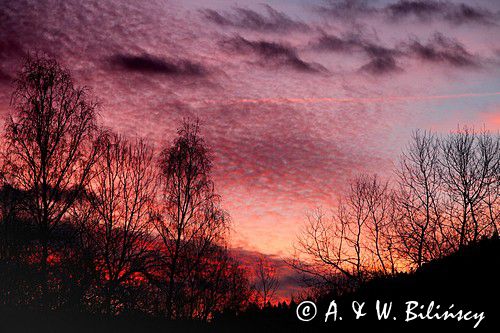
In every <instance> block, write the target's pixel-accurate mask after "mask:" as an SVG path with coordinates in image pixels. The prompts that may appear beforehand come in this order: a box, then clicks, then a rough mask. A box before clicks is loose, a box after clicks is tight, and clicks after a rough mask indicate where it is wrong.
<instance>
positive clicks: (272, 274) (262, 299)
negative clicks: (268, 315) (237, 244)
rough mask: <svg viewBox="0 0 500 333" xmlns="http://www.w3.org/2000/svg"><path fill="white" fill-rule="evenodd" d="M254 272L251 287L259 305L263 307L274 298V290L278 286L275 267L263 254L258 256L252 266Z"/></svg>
mask: <svg viewBox="0 0 500 333" xmlns="http://www.w3.org/2000/svg"><path fill="white" fill-rule="evenodd" d="M254 274H255V281H254V284H253V289H254V290H255V293H256V295H255V296H256V300H257V303H259V304H260V306H261V307H265V306H266V305H267V304H268V303H270V302H272V301H273V300H274V297H275V295H276V291H277V290H278V288H279V280H278V276H277V273H276V268H275V267H274V266H273V265H272V264H271V262H270V261H269V260H267V259H266V258H264V256H259V258H258V259H257V262H256V265H255V268H254Z"/></svg>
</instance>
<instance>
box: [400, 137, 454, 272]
mask: <svg viewBox="0 0 500 333" xmlns="http://www.w3.org/2000/svg"><path fill="white" fill-rule="evenodd" d="M439 167H440V165H439V141H438V140H437V138H436V137H435V136H434V135H433V134H431V133H430V132H425V131H424V132H420V131H417V132H415V133H414V134H413V136H412V140H411V142H410V144H409V145H408V147H407V149H406V151H405V152H403V154H402V158H401V160H400V165H399V169H398V170H397V171H396V173H397V176H398V185H399V193H398V206H399V208H400V212H401V220H400V223H399V224H398V226H397V230H398V233H399V236H400V240H401V246H400V247H399V248H398V250H399V251H400V252H402V254H403V256H404V257H406V259H409V261H410V263H412V264H415V265H416V266H417V267H420V266H421V265H422V264H423V263H425V262H427V261H429V260H431V259H432V258H435V257H439V256H440V255H441V252H442V251H443V249H442V248H443V247H444V246H445V244H443V243H445V242H446V241H447V240H448V239H447V238H446V233H445V231H444V229H443V227H444V226H443V222H444V221H443V220H442V218H443V217H442V214H443V213H442V207H441V202H440V200H441V197H440V191H441V187H442V181H441V177H440V169H439ZM439 228H441V229H440V230H438V229H439ZM439 231H441V232H440V233H439Z"/></svg>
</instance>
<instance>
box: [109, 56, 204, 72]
mask: <svg viewBox="0 0 500 333" xmlns="http://www.w3.org/2000/svg"><path fill="white" fill-rule="evenodd" d="M108 62H109V63H110V65H111V67H112V68H118V69H122V70H125V71H130V72H140V73H144V74H163V75H167V76H198V77H203V76H205V75H207V70H206V69H205V68H204V67H203V65H201V64H199V63H195V62H192V61H190V60H186V59H166V58H161V57H155V56H152V55H149V54H141V55H133V54H115V55H113V56H111V57H109V58H108Z"/></svg>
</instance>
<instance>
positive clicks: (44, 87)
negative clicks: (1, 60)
mask: <svg viewBox="0 0 500 333" xmlns="http://www.w3.org/2000/svg"><path fill="white" fill-rule="evenodd" d="M15 84H16V89H15V92H14V94H13V96H12V105H13V107H14V110H15V111H14V113H13V114H12V115H11V116H10V117H9V118H8V119H7V122H6V127H5V134H4V151H3V154H2V157H3V169H2V170H3V171H2V172H3V176H4V179H5V182H6V183H7V184H9V185H11V186H12V187H15V188H17V189H19V190H21V191H24V192H25V193H26V197H27V198H26V200H24V202H23V203H24V207H23V209H24V211H25V212H26V213H28V214H29V216H30V218H31V220H32V221H33V223H35V225H36V226H37V229H38V232H39V250H38V254H37V256H38V260H39V262H40V271H41V279H42V281H41V285H42V294H43V295H44V296H46V295H47V292H48V281H49V276H48V259H49V256H50V255H51V253H50V250H49V244H50V241H51V237H52V234H53V232H54V229H55V228H57V227H58V226H59V225H60V224H61V222H62V221H63V219H64V218H65V216H66V213H67V212H68V210H69V208H70V207H71V205H72V204H73V202H74V201H75V200H76V198H78V196H79V195H81V193H82V191H83V189H84V187H85V185H86V184H87V183H88V181H89V180H90V178H91V177H90V174H91V169H92V165H93V164H94V162H95V157H96V155H97V154H96V151H97V147H98V145H97V144H96V142H97V139H98V131H97V126H96V120H95V119H96V104H95V102H93V101H91V100H90V99H89V96H88V94H87V91H86V89H85V88H79V87H76V86H75V85H74V84H73V81H72V79H71V76H70V74H69V72H68V70H67V69H65V68H64V67H62V66H61V65H60V64H59V63H58V62H57V61H56V60H54V59H51V58H48V57H45V56H40V55H35V56H28V57H27V58H26V59H25V61H24V64H23V67H22V69H21V71H20V72H19V75H18V78H17V80H16V82H15Z"/></svg>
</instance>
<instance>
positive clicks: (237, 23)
mask: <svg viewBox="0 0 500 333" xmlns="http://www.w3.org/2000/svg"><path fill="white" fill-rule="evenodd" d="M263 7H264V8H265V10H266V13H267V15H263V14H261V13H258V12H256V11H254V10H251V9H246V8H241V7H236V8H234V9H233V12H232V13H231V12H227V11H216V10H213V9H203V10H201V13H202V15H203V17H204V18H205V19H207V20H208V21H210V22H212V23H214V24H216V25H218V26H221V27H225V28H227V27H230V28H238V29H246V30H253V31H261V32H281V33H283V32H290V31H302V32H305V31H309V30H310V27H309V26H308V25H307V24H305V23H303V22H301V21H298V20H294V19H292V18H290V17H289V16H287V15H286V14H284V13H283V12H280V11H277V10H276V9H274V8H273V7H271V6H269V5H266V4H265V5H263Z"/></svg>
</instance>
